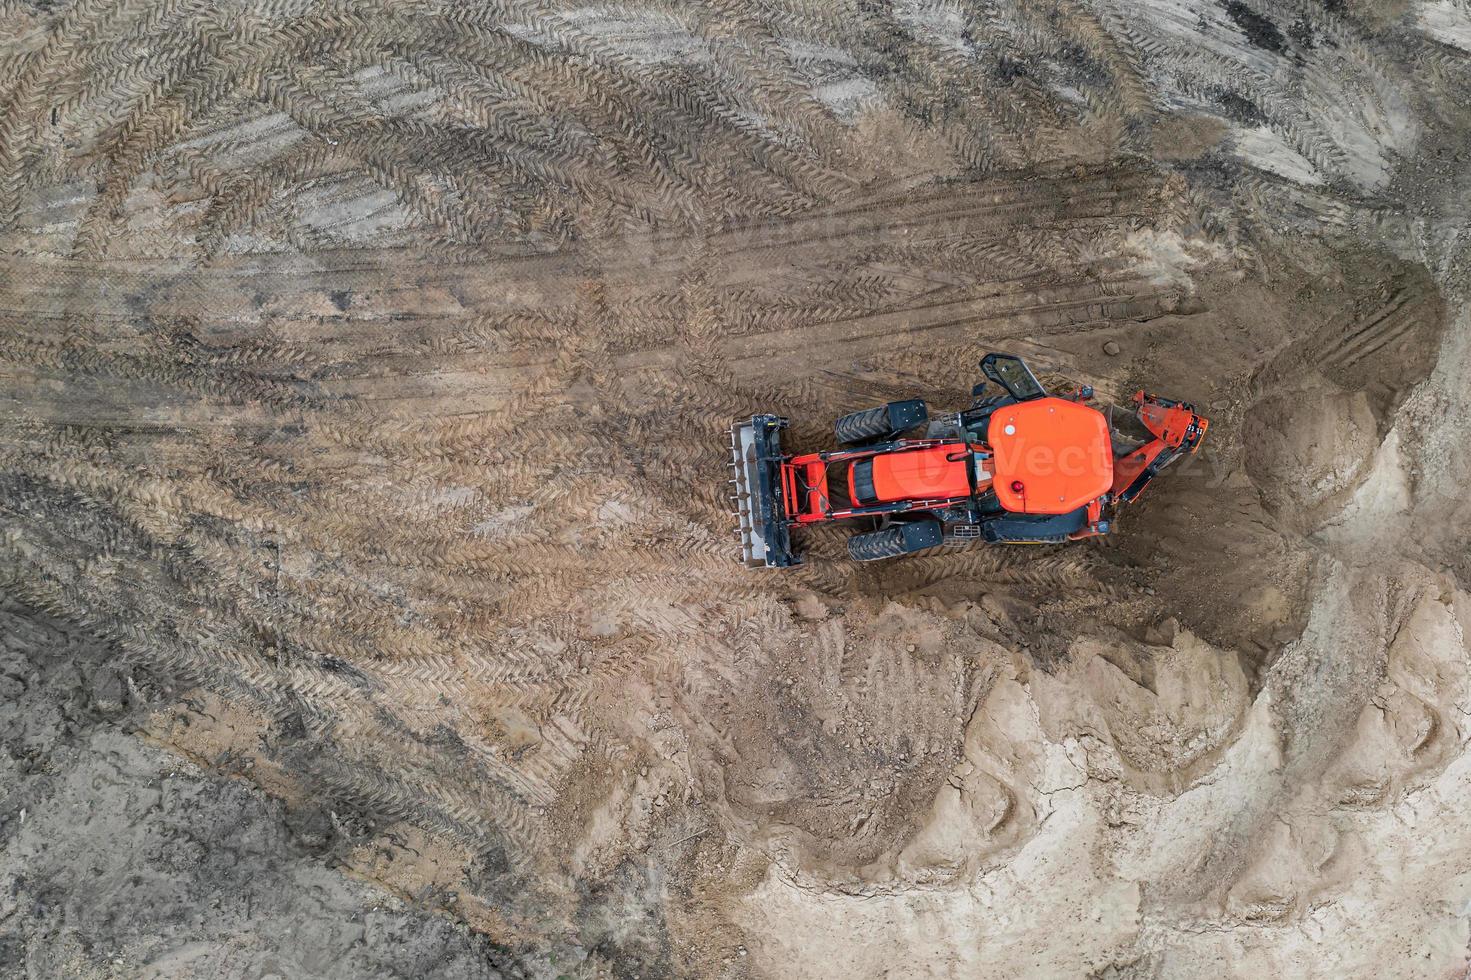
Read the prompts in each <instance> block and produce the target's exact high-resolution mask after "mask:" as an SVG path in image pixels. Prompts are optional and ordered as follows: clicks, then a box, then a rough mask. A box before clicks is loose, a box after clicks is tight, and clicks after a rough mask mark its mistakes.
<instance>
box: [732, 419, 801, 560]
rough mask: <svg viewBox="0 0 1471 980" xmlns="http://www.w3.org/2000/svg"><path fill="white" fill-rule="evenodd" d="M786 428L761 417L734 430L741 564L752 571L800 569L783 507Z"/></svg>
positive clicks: (781, 421) (734, 482)
mask: <svg viewBox="0 0 1471 980" xmlns="http://www.w3.org/2000/svg"><path fill="white" fill-rule="evenodd" d="M786 425H787V420H786V419H784V418H781V417H779V416H776V415H756V416H753V417H752V418H751V420H750V421H749V422H737V423H736V424H735V425H733V426H731V430H730V466H731V469H732V470H733V471H734V473H735V475H734V478H733V479H732V480H731V485H732V486H733V487H734V489H735V494H734V496H735V504H736V515H737V517H738V518H739V519H740V525H741V526H740V533H741V561H742V562H744V563H745V564H746V565H748V566H750V567H752V568H760V567H762V566H765V567H767V568H780V567H785V566H787V565H795V564H797V557H796V556H795V555H793V554H792V544H791V535H790V534H789V532H788V529H787V521H786V514H785V512H784V510H783V508H782V501H781V459H782V455H781V430H782V429H784V428H786Z"/></svg>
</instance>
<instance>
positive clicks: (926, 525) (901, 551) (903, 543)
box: [848, 521, 945, 561]
mask: <svg viewBox="0 0 1471 980" xmlns="http://www.w3.org/2000/svg"><path fill="white" fill-rule="evenodd" d="M944 541H945V526H944V525H943V524H941V523H940V522H939V521H914V522H913V523H910V524H891V525H890V526H888V527H886V528H883V529H881V530H878V531H869V532H868V533H866V534H855V535H853V536H852V537H851V538H849V539H848V557H850V558H852V559H853V560H854V561H880V560H882V559H884V558H898V557H899V556H900V555H907V554H910V553H912V552H915V551H923V550H925V549H926V548H935V547H938V546H939V545H941V544H943V543H944Z"/></svg>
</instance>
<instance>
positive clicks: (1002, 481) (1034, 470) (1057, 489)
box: [986, 397, 1113, 514]
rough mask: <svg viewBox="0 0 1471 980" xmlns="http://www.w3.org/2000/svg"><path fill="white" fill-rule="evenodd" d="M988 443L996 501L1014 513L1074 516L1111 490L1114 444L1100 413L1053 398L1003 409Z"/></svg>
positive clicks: (991, 424)
mask: <svg viewBox="0 0 1471 980" xmlns="http://www.w3.org/2000/svg"><path fill="white" fill-rule="evenodd" d="M986 441H987V442H988V443H989V444H990V446H991V451H992V453H993V454H994V457H993V460H992V466H993V469H994V473H995V477H994V482H993V488H994V489H995V491H996V499H997V501H998V502H999V503H1000V504H1001V506H1002V507H1004V508H1006V509H1007V510H1009V511H1012V512H1014V513H1020V514H1067V513H1071V512H1072V511H1075V510H1077V509H1078V508H1079V507H1084V506H1086V505H1087V504H1089V503H1091V502H1092V501H1094V500H1096V499H1098V498H1099V497H1101V496H1102V495H1103V494H1105V493H1107V492H1108V491H1109V488H1110V487H1111V486H1112V485H1113V441H1112V439H1110V438H1109V433H1108V420H1107V419H1106V418H1104V416H1103V413H1102V412H1100V411H1098V410H1097V409H1096V408H1091V407H1089V406H1087V405H1082V404H1079V403H1078V402H1073V401H1068V400H1067V399H1064V398H1050V397H1049V398H1034V399H1031V400H1028V401H1024V402H1016V403H1014V404H1011V405H1003V406H1002V407H1000V408H998V409H996V411H995V412H993V413H992V415H991V420H990V422H989V423H988V427H987V433H986Z"/></svg>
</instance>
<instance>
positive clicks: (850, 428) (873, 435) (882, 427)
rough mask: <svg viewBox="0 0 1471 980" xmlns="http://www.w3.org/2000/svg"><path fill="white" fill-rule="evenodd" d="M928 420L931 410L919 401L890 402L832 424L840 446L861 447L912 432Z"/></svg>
mask: <svg viewBox="0 0 1471 980" xmlns="http://www.w3.org/2000/svg"><path fill="white" fill-rule="evenodd" d="M929 417H930V413H929V409H928V408H926V407H925V403H924V402H923V401H922V400H920V399H918V398H911V399H909V400H908V401H902V402H889V404H887V405H879V406H878V407H876V408H865V409H864V410H863V411H861V412H850V413H848V414H847V415H844V416H843V417H842V418H840V419H838V420H837V421H836V422H835V423H833V434H834V435H836V436H837V437H838V442H841V443H843V444H845V445H849V446H859V445H862V444H864V443H866V442H877V441H879V440H882V439H887V438H888V437H889V436H891V435H895V434H897V433H900V432H904V431H906V430H908V429H912V428H914V427H915V426H917V425H919V424H920V423H922V422H924V421H926V420H927V419H928V418H929Z"/></svg>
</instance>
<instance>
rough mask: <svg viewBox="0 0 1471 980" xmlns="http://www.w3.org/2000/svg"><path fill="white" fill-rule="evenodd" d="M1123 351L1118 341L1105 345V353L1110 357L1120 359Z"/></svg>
mask: <svg viewBox="0 0 1471 980" xmlns="http://www.w3.org/2000/svg"><path fill="white" fill-rule="evenodd" d="M1122 350H1123V348H1122V347H1120V346H1119V344H1118V341H1116V340H1110V341H1109V342H1108V343H1106V344H1104V345H1103V352H1104V353H1105V354H1107V355H1108V356H1109V357H1118V356H1119V353H1120V352H1121V351H1122Z"/></svg>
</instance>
